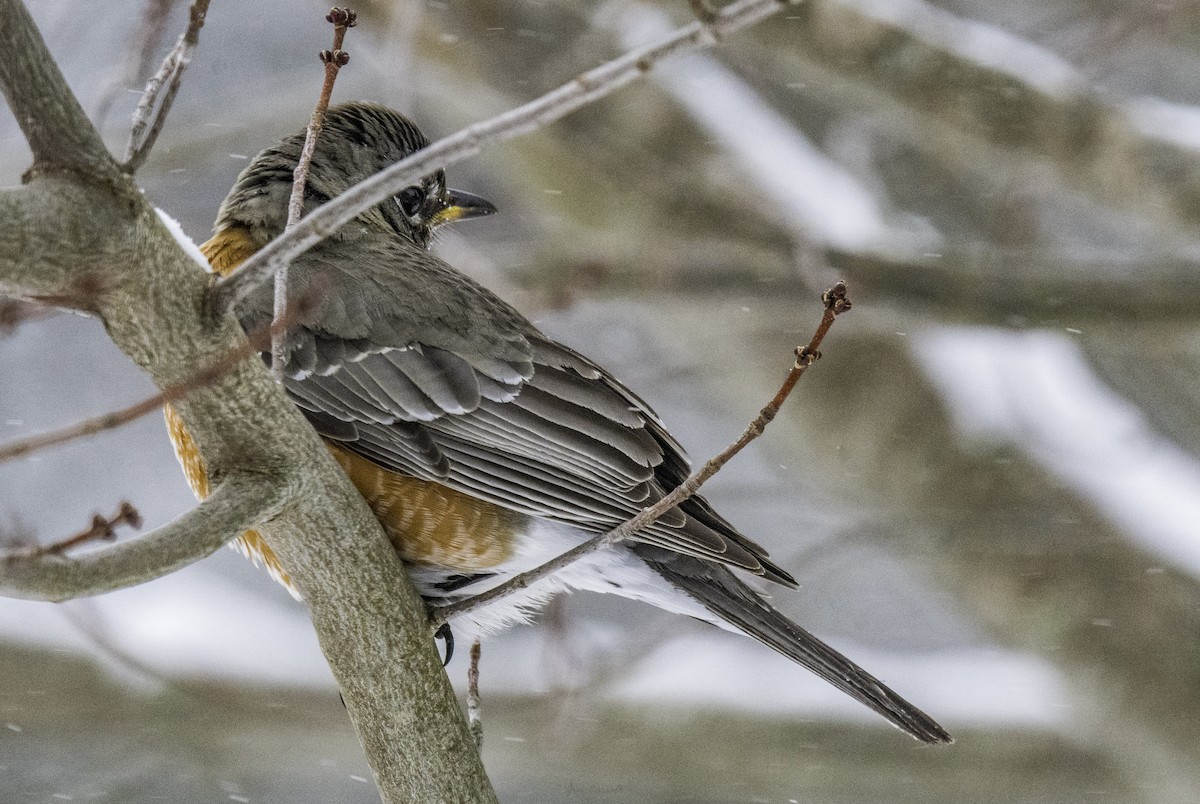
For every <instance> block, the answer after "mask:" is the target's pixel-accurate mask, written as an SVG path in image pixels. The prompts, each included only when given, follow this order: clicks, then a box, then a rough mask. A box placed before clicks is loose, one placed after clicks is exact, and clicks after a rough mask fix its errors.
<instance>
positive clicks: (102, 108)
mask: <svg viewBox="0 0 1200 804" xmlns="http://www.w3.org/2000/svg"><path fill="white" fill-rule="evenodd" d="M177 2H179V0H147V2H146V10H145V11H143V12H142V22H141V24H140V25H139V26H138V29H137V32H136V33H135V34H134V35H133V48H132V50H133V52H132V53H131V54H130V57H129V58H128V59H126V60H125V63H124V64H123V65H122V67H121V70H120V72H119V73H117V74H116V75H114V76H113V78H112V80H111V81H109V82H108V86H106V87H105V89H104V91H103V92H102V93H101V95H100V100H99V101H97V102H96V114H95V115H94V118H95V120H96V125H97V126H100V127H103V125H104V119H105V118H106V117H108V111H109V109H110V108H112V104H113V101H115V100H116V99H117V96H118V95H120V94H121V92H122V91H124V89H125V88H126V87H127V86H129V85H130V84H133V83H134V82H135V81H139V80H141V78H142V76H144V75H146V74H147V73H148V72H149V71H150V60H151V58H153V56H154V51H155V50H157V49H158V45H159V43H160V42H161V41H162V38H163V34H164V33H165V32H166V30H167V20H168V19H169V18H170V16H171V9H172V8H174V7H175V4H176V3H177Z"/></svg>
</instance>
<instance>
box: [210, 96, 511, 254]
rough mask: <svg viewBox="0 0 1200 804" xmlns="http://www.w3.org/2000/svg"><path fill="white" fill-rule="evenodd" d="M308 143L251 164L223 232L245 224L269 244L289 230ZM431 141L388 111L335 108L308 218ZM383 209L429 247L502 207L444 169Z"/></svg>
mask: <svg viewBox="0 0 1200 804" xmlns="http://www.w3.org/2000/svg"><path fill="white" fill-rule="evenodd" d="M304 138H305V132H304V131H300V132H299V133H297V134H293V135H291V136H289V137H286V138H285V139H283V140H282V141H280V142H279V143H278V144H276V145H273V146H271V147H270V148H267V149H266V150H264V151H262V152H261V153H259V154H258V155H257V156H255V157H254V159H253V160H251V162H250V164H249V165H248V166H247V167H246V169H245V170H243V171H242V173H241V175H239V176H238V180H237V183H236V184H234V186H233V189H232V190H230V192H229V195H227V196H226V197H225V200H224V201H223V202H222V204H221V211H220V213H219V214H218V216H217V222H216V228H217V230H218V231H219V230H221V229H223V228H225V227H227V226H230V225H241V226H244V227H247V228H249V229H251V231H253V232H254V233H255V235H256V236H258V237H260V238H261V239H262V240H263V242H266V241H267V240H270V239H271V238H273V237H275V236H277V235H278V234H279V233H281V232H282V231H283V228H284V226H285V224H286V223H287V205H288V198H289V197H290V195H291V188H292V182H293V173H294V171H295V168H296V163H297V162H298V161H299V159H300V151H301V149H302V148H303V147H304ZM428 144H429V140H428V139H426V137H425V135H424V134H422V133H421V131H420V129H418V128H417V127H416V126H415V125H413V124H412V122H411V121H410V120H408V118H406V117H404V116H403V115H401V114H400V113H399V112H396V111H393V110H391V109H388V108H387V107H385V106H380V105H378V104H374V103H347V104H344V105H341V106H335V107H333V108H331V109H330V110H329V112H328V115H327V116H326V119H325V126H324V128H323V129H322V132H321V136H320V137H319V138H318V140H317V147H316V150H315V151H314V152H313V158H312V163H311V165H310V168H309V174H308V181H307V184H306V186H305V193H304V211H305V213H306V214H307V213H308V212H310V211H311V210H312V209H314V208H316V207H318V206H320V205H321V204H324V203H325V202H326V201H329V200H330V199H332V198H336V197H337V196H339V195H341V194H342V193H343V192H345V191H346V190H348V189H349V188H351V187H352V186H354V185H355V184H357V183H358V182H360V181H362V180H363V179H366V178H368V177H370V176H372V175H374V174H375V173H378V172H379V171H381V170H383V169H384V168H386V167H388V166H390V165H392V164H395V163H396V162H399V161H400V160H401V159H404V158H405V157H407V156H409V155H411V154H413V153H415V152H416V151H419V150H420V149H421V148H424V147H425V146H427V145H428ZM377 210H378V212H380V213H381V214H382V216H383V219H384V220H385V221H386V222H387V223H388V225H390V226H391V227H392V228H394V229H395V230H396V231H397V233H398V234H400V235H401V236H403V237H405V238H407V239H409V240H411V241H412V242H413V243H415V244H416V245H417V246H419V247H421V248H426V247H427V246H428V245H429V241H430V238H431V236H432V233H433V230H434V229H436V228H437V227H438V226H441V225H443V224H447V223H452V222H454V221H460V220H467V219H469V218H477V217H481V216H483V215H490V214H491V213H493V212H495V211H496V208H495V207H494V206H492V204H491V203H489V202H488V201H485V200H484V199H482V198H480V197H478V196H475V195H472V194H470V193H465V192H462V191H460V190H453V189H450V188H448V187H447V186H446V174H445V171H442V170H438V171H436V172H434V173H431V174H429V175H428V176H426V177H424V178H423V179H421V180H420V181H419V182H417V183H415V184H413V185H411V186H409V187H406V188H404V189H403V190H401V191H400V192H399V193H397V194H396V195H395V196H394V197H393V198H392V199H391V200H389V201H386V202H384V203H382V204H380V205H379V207H378V208H377Z"/></svg>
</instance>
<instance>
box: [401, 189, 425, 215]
mask: <svg viewBox="0 0 1200 804" xmlns="http://www.w3.org/2000/svg"><path fill="white" fill-rule="evenodd" d="M396 203H398V204H399V205H400V209H402V210H404V214H405V215H407V216H409V217H410V218H414V217H416V215H417V213H419V212H420V211H421V206H422V205H423V204H424V203H425V190H424V189H423V188H421V187H415V186H414V187H405V188H404V189H403V190H401V191H400V192H399V194H398V195H397V196H396Z"/></svg>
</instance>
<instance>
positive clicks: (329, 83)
mask: <svg viewBox="0 0 1200 804" xmlns="http://www.w3.org/2000/svg"><path fill="white" fill-rule="evenodd" d="M325 19H326V21H327V22H329V23H331V24H332V25H333V49H332V50H322V51H321V52H320V54H319V56H320V59H321V63H322V64H324V65H325V81H324V83H322V85H321V96H320V97H319V98H317V105H316V106H315V107H313V113H312V118H311V119H310V120H309V121H308V131H307V132H306V133H305V135H304V147H303V148H302V149H301V150H300V159H299V160H297V162H296V169H295V171H293V173H292V195H291V198H289V199H288V216H287V226H286V227H285V231H286V230H287V229H290V228H292V227H293V226H295V225H296V223H297V222H298V221H299V220H300V216H301V215H303V214H304V187H305V185H307V184H308V169H309V165H311V164H312V157H313V152H314V151H316V149H317V139H318V138H319V137H320V136H321V130H322V129H323V128H325V114H326V112H328V111H329V98H330V96H332V95H333V82H334V81H336V80H337V76H338V71H339V70H341V68H342V67H344V66H346V65H347V64H348V63H349V62H350V54H349V53H347V52H346V51H344V50H342V41H343V40H344V39H345V37H346V30H347V29H349V28H353V27H354V26H355V25H357V24H358V15H357V14H355V13H354V12H353V11H352V10H350V9H349V8H338V7H337V6H334V7H333V8H332V9H330V10H329V13H328V14H327V15H326V16H325ZM287 305H288V267H287V265H284V266H282V267H280V269H279V271H278V272H277V273H276V274H275V308H274V313H275V320H276V321H282V320H283V319H284V318H285V317H286V316H287ZM286 343H287V328H286V327H283V328H280V329H278V330H276V331H275V333H274V334H273V335H272V336H271V373H272V374H274V375H275V376H276V377H282V376H283V361H284V346H285V344H286Z"/></svg>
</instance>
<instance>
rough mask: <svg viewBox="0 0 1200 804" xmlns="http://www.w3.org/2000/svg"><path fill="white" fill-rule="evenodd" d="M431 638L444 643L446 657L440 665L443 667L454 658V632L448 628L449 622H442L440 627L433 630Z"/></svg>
mask: <svg viewBox="0 0 1200 804" xmlns="http://www.w3.org/2000/svg"><path fill="white" fill-rule="evenodd" d="M433 638H434V639H440V640H442V641H443V642H445V643H446V658H445V660H444V661H443V662H442V667H445V666H446V665H448V664H450V660H451V659H452V658H454V632H453V631H451V630H450V623H442V627H441V628H439V629H438V630H437V631H435V632H434V634H433Z"/></svg>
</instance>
